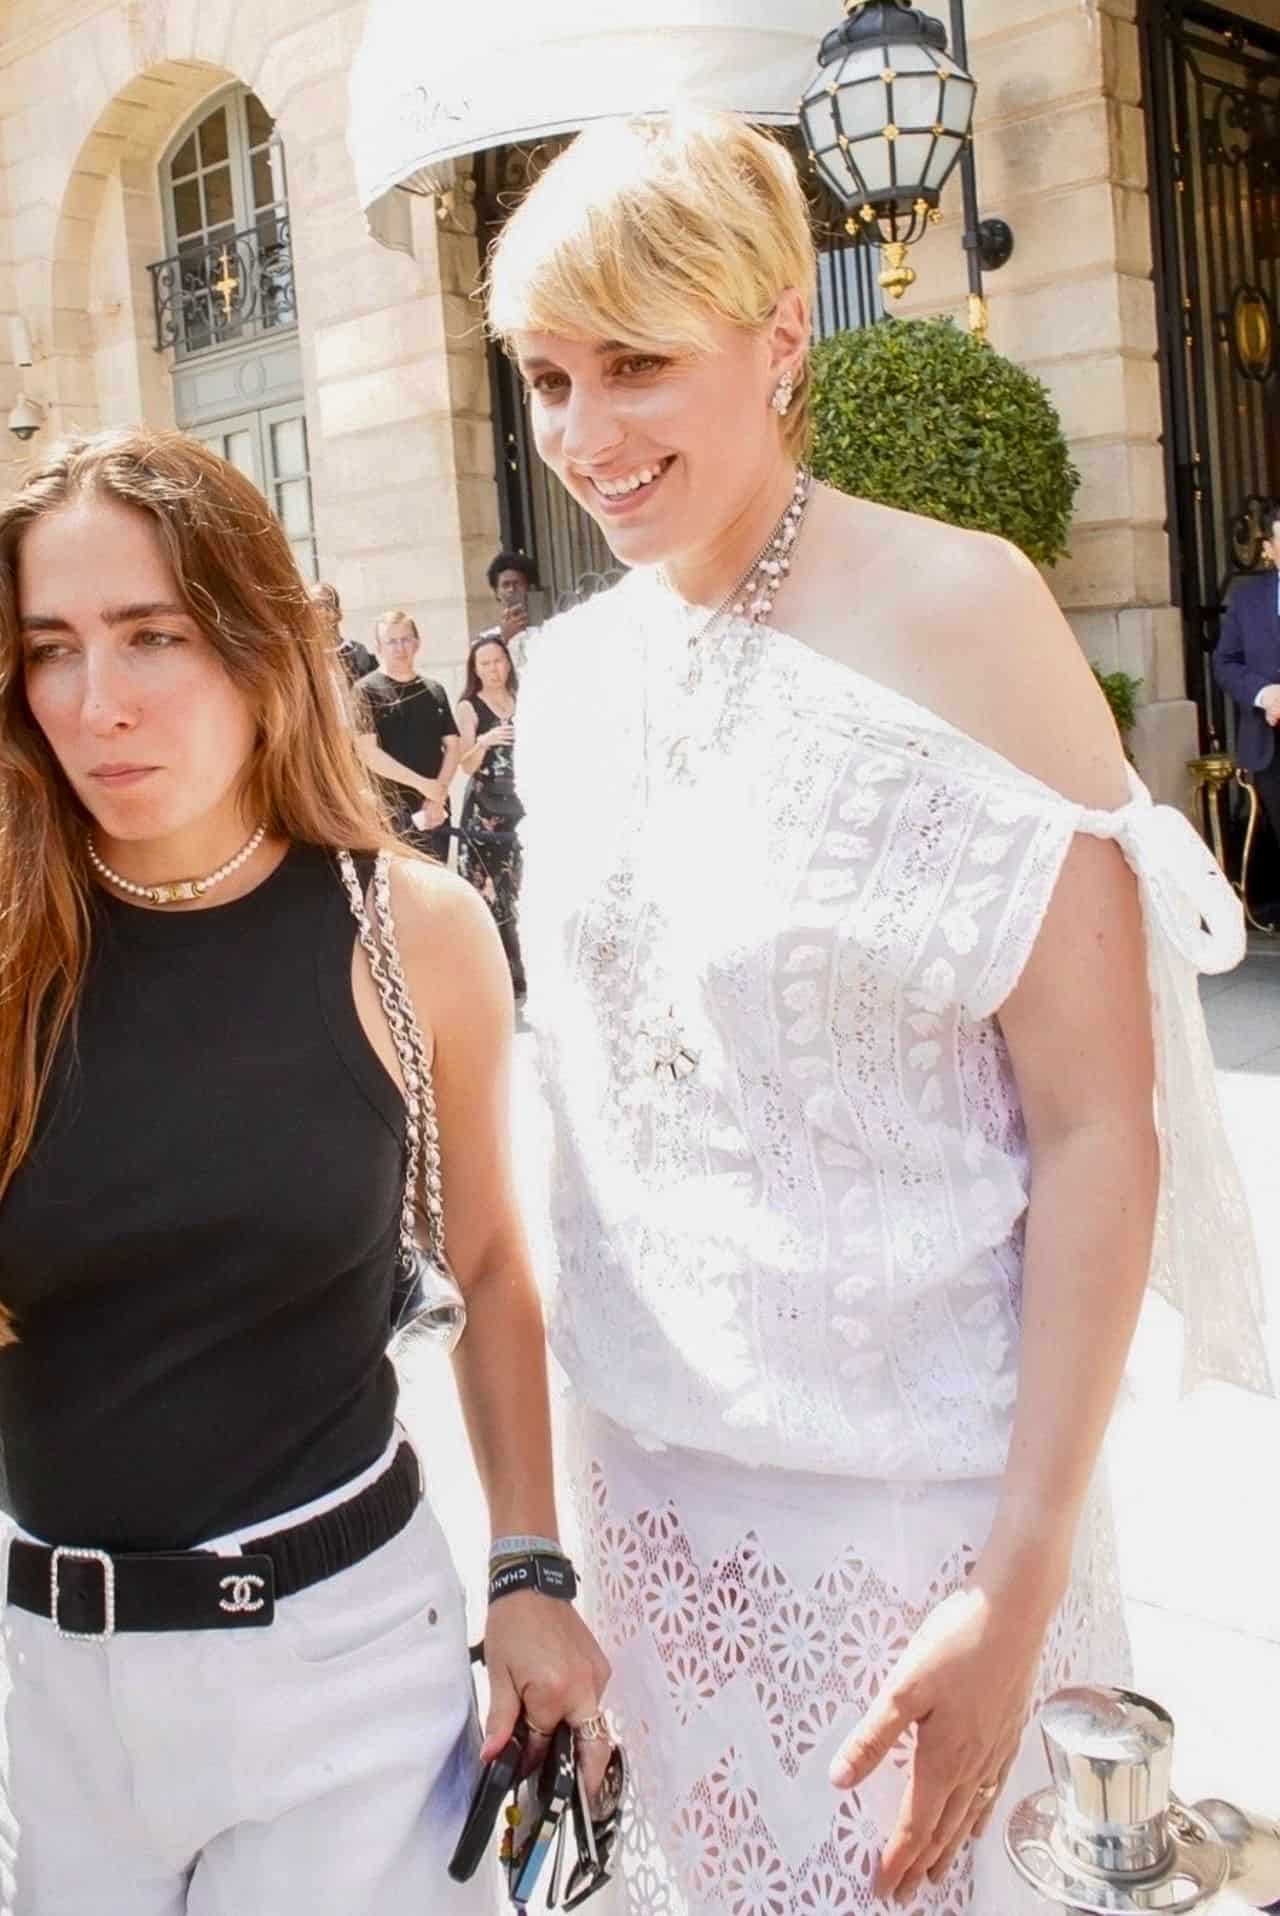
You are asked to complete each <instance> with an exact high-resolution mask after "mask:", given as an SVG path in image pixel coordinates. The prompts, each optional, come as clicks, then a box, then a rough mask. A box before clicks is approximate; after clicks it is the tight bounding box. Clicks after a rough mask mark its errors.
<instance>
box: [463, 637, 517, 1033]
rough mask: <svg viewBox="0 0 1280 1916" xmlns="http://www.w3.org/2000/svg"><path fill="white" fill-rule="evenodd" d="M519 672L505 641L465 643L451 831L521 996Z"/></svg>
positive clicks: (483, 640) (465, 874) (492, 639)
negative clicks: (461, 788) (457, 796)
mask: <svg viewBox="0 0 1280 1916" xmlns="http://www.w3.org/2000/svg"><path fill="white" fill-rule="evenodd" d="M519 689H520V675H519V673H518V672H517V671H516V668H515V666H514V664H513V663H512V659H511V654H510V652H509V651H508V650H507V647H506V644H505V642H504V641H503V640H502V639H500V638H497V637H495V636H493V635H490V636H489V637H487V638H486V637H485V636H484V635H483V634H482V635H481V636H480V638H478V639H476V640H474V641H473V642H472V646H471V651H470V653H469V655H468V658H467V682H466V685H465V687H464V688H463V693H462V697H461V699H460V700H459V701H458V724H459V726H460V727H461V730H462V769H463V771H464V772H469V773H470V775H471V783H470V785H469V786H468V787H467V796H466V800H465V802H464V804H463V807H462V825H461V828H460V831H459V834H458V870H459V872H460V873H461V875H462V877H463V878H465V879H467V880H468V881H469V882H470V883H471V884H473V885H474V886H475V888H476V890H477V891H478V892H479V893H480V895H481V896H482V897H483V898H484V900H485V902H486V903H487V904H488V907H489V910H490V911H491V912H492V913H493V918H494V923H495V924H496V925H497V927H498V931H499V934H500V935H501V938H502V944H503V949H504V950H505V952H506V954H507V963H508V965H509V966H510V967H511V986H512V989H513V991H514V992H515V995H516V997H517V998H523V997H524V995H525V976H524V959H523V957H522V956H521V951H520V932H519V927H518V922H517V921H518V912H519V899H520V878H521V872H522V862H521V851H520V838H519V834H518V827H519V824H520V820H521V819H522V818H523V817H524V807H523V806H522V805H521V803H520V800H519V798H518V797H517V796H516V782H515V767H514V760H513V751H514V746H515V716H516V696H517V694H518V692H519Z"/></svg>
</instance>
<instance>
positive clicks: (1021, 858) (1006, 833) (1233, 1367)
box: [916, 740, 1273, 1391]
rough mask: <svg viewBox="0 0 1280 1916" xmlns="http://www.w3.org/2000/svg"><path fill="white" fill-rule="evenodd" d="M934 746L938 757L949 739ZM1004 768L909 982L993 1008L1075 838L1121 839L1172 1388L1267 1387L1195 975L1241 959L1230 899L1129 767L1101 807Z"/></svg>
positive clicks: (1238, 1199)
mask: <svg viewBox="0 0 1280 1916" xmlns="http://www.w3.org/2000/svg"><path fill="white" fill-rule="evenodd" d="M940 743H941V751H942V755H944V756H946V755H947V753H948V745H949V742H948V741H946V740H944V741H941V742H940ZM957 750H959V747H958V746H957ZM1003 770H1004V771H1005V772H1007V773H1008V774H1009V775H1008V776H1007V777H1005V776H993V777H992V778H991V779H990V780H989V781H986V782H985V783H986V791H985V794H984V797H983V799H982V803H981V808H980V809H975V810H974V812H973V814H972V817H971V823H970V828H969V830H968V832H967V833H966V836H965V844H964V851H963V854H962V855H961V856H960V857H959V858H958V859H957V860H956V862H955V864H954V866H953V868H952V871H951V874H950V883H949V887H948V890H947V894H946V897H945V899H944V901H943V903H942V906H941V909H940V910H939V912H938V915H937V918H936V920H935V923H934V925H933V926H932V928H931V931H930V937H929V941H928V944H927V947H925V948H924V949H922V951H921V955H920V963H919V965H918V967H917V970H916V976H917V980H918V982H919V984H920V986H921V988H922V989H924V990H926V991H928V990H933V991H935V992H936V993H937V994H938V995H940V996H944V997H950V998H952V1000H953V1001H954V1002H957V1003H959V1004H961V1005H962V1006H963V1007H964V1009H965V1010H966V1011H967V1012H968V1013H969V1014H970V1015H971V1016H974V1017H979V1018H984V1017H991V1016H993V1015H994V1014H995V1013H996V1012H997V1011H998V1010H999V1008H1000V1006H1001V1005H1002V1004H1003V1003H1004V1001H1005V1000H1006V998H1007V997H1008V996H1009V994H1010V992H1011V991H1012V990H1013V989H1014V987H1015V986H1016V984H1017V982H1018V979H1019V978H1020V976H1021V974H1022V971H1023V968H1024V966H1025V965H1026V962H1027V960H1028V958H1029V957H1030V955H1031V952H1032V950H1033V949H1034V947H1035V943H1036V939H1037V938H1038V936H1039V933H1040V929H1041V926H1042V924H1043V921H1044V917H1045V913H1046V912H1047V910H1048V906H1049V901H1050V899H1051V898H1052V896H1053V891H1054V887H1055V885H1056V884H1057V881H1058V877H1059V875H1060V873H1061V870H1062V865H1063V862H1064V860H1065V857H1066V854H1067V851H1068V849H1069V848H1070V845H1071V842H1072V840H1073V838H1074V837H1075V835H1076V834H1077V833H1078V832H1084V833H1087V834H1089V835H1090V836H1092V837H1096V838H1105V839H1113V840H1114V841H1115V842H1116V844H1118V845H1119V847H1120V849H1121V850H1122V851H1123V853H1124V855H1125V858H1126V859H1127V860H1128V863H1129V865H1130V867H1131V868H1132V870H1133V872H1134V874H1135V876H1136V878H1137V881H1138V886H1139V890H1140V894H1141V899H1142V912H1143V922H1144V927H1145V931H1146V942H1147V969H1148V979H1149V984H1150V992H1151V1008H1152V1022H1153V1034H1154V1038H1155V1054H1156V1117H1157V1124H1158V1130H1159V1138H1160V1152H1161V1178H1160V1197H1159V1208H1158V1212H1157V1219H1156V1241H1155V1250H1154V1254H1153V1260H1152V1272H1151V1277H1152V1283H1153V1285H1154V1287H1155V1289H1156V1290H1157V1291H1158V1292H1160V1294H1161V1295H1163V1296H1164V1297H1166V1298H1168V1299H1169V1301H1170V1302H1172V1303H1174V1304H1176V1305H1177V1306H1178V1307H1179V1309H1180V1310H1181V1311H1182V1313H1183V1319H1184V1324H1185V1342H1184V1347H1183V1348H1184V1362H1183V1382H1184V1387H1185V1388H1187V1389H1190V1388H1192V1387H1193V1386H1195V1385H1196V1384H1199V1383H1202V1382H1206V1381H1209V1380H1218V1381H1223V1382H1227V1383H1233V1384H1239V1385H1242V1386H1244V1387H1245V1388H1247V1389H1252V1390H1259V1391H1268V1390H1271V1389H1272V1388H1273V1384H1272V1381H1271V1377H1270V1372H1269V1367H1268V1363H1267V1357H1266V1348H1265V1345H1264V1342H1263V1338H1262V1333H1261V1328H1260V1321H1261V1317H1262V1286H1261V1279H1260V1276H1259V1271H1258V1261H1257V1252H1256V1248H1255V1245H1254V1239H1253V1232H1252V1228H1251V1225H1250V1221H1249V1211H1248V1205H1247V1202H1246V1199H1245V1194H1244V1189H1243V1186H1242V1184H1241V1181H1240V1175H1239V1172H1238V1171H1237V1169H1236V1165H1235V1161H1234V1158H1233V1157H1232V1153H1231V1147H1230V1144H1229V1143H1228V1140H1227V1135H1226V1129H1225V1126H1224V1124H1223V1120H1222V1114H1221V1110H1220V1107H1219V1103H1218V1093H1217V1083H1216V1079H1215V1076H1214V1063H1213V1055H1212V1052H1211V1050H1210V1047H1209V1039H1208V1034H1207V1032H1206V1030H1205V1022H1204V1013H1203V1011H1202V1009H1201V1004H1200V995H1199V990H1198V987H1197V982H1196V980H1197V974H1198V973H1200V972H1222V971H1230V970H1231V969H1232V968H1233V967H1234V966H1235V965H1237V964H1239V962H1240V960H1241V958H1242V957H1243V956H1244V951H1245V929H1244V916H1243V912H1242V909H1241V906H1240V901H1239V900H1238V898H1237V897H1236V895H1235V893H1234V892H1233V891H1232V889H1231V887H1230V885H1229V884H1228V883H1227V880H1226V878H1225V877H1224V876H1223V873H1222V871H1221V869H1220V867H1219V866H1218V864H1217V862H1216V860H1215V859H1214V857H1213V855H1212V854H1211V852H1210V851H1209V849H1208V847H1207V846H1206V845H1205V843H1204V841H1203V840H1202V839H1201V838H1200V836H1199V835H1198V833H1197V832H1196V831H1195V830H1194V828H1193V827H1192V825H1191V824H1190V822H1189V820H1188V819H1187V818H1186V817H1184V815H1183V814H1182V813H1181V812H1179V811H1175V810H1174V809H1173V808H1172V807H1171V806H1168V805H1155V804H1153V803H1152V800H1151V797H1150V794H1149V793H1148V792H1147V790H1146V787H1145V786H1144V785H1143V784H1142V783H1141V781H1140V780H1139V779H1138V778H1137V777H1136V776H1133V777H1131V794H1130V800H1129V803H1128V804H1127V805H1125V806H1122V807H1120V808H1119V809H1118V810H1116V811H1109V812H1107V811H1102V812H1099V811H1090V810H1085V809H1083V808H1081V807H1080V806H1077V805H1073V804H1071V803H1069V802H1068V801H1067V800H1065V799H1063V798H1061V797H1059V796H1058V795H1057V794H1055V793H1053V792H1050V791H1048V790H1047V789H1046V788H1044V787H1042V786H1039V785H1037V784H1036V783H1035V781H1033V780H1024V779H1021V778H1020V777H1017V776H1016V775H1013V773H1012V768H1008V767H1005V768H1003Z"/></svg>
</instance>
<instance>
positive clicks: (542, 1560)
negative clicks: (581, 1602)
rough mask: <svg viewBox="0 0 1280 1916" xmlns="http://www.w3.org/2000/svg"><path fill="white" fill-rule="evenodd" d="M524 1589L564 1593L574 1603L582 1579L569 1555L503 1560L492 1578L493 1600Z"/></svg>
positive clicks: (564, 1597) (547, 1595) (550, 1594)
mask: <svg viewBox="0 0 1280 1916" xmlns="http://www.w3.org/2000/svg"><path fill="white" fill-rule="evenodd" d="M521 1590H536V1591H537V1592H538V1593H539V1594H540V1595H541V1596H544V1597H560V1598H562V1599H563V1600H564V1601H565V1602H566V1603H572V1602H573V1599H574V1598H575V1597H576V1596H577V1594H578V1579H577V1577H576V1575H575V1574H574V1568H573V1565H572V1564H571V1563H570V1562H569V1559H568V1558H567V1557H513V1558H512V1559H511V1561H510V1562H509V1563H504V1564H500V1565H499V1567H498V1568H497V1569H496V1570H495V1571H494V1572H493V1575H492V1576H491V1577H490V1578H489V1601H490V1603H496V1602H497V1601H498V1598H499V1597H513V1596H515V1595H516V1593H517V1592H518V1591H521Z"/></svg>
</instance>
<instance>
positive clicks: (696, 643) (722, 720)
mask: <svg viewBox="0 0 1280 1916" xmlns="http://www.w3.org/2000/svg"><path fill="white" fill-rule="evenodd" d="M812 491H813V476H812V474H811V473H810V471H809V469H808V467H806V466H801V467H799V468H798V469H797V471H796V479H795V485H794V487H793V489H792V493H791V498H790V499H789V500H788V502H787V505H786V508H785V510H784V511H783V514H782V517H781V518H780V519H779V520H778V522H777V524H776V525H775V526H774V528H773V531H772V532H771V533H770V534H769V537H768V539H767V540H766V541H765V543H764V545H763V546H762V547H761V549H760V551H759V553H758V554H757V555H756V558H755V559H754V560H753V562H752V564H751V565H750V566H749V567H748V568H747V571H746V572H745V573H744V574H743V576H742V578H741V580H740V581H739V583H738V584H737V585H736V586H735V587H734V588H733V590H732V591H731V592H729V593H728V594H727V595H726V597H725V598H724V599H723V600H722V601H721V603H720V604H719V605H718V606H717V607H716V609H715V610H714V612H712V613H711V614H710V615H709V616H698V615H697V614H696V613H692V609H690V613H691V616H692V617H693V619H694V623H693V625H692V629H691V630H690V632H689V640H688V663H687V667H686V671H685V676H684V683H683V689H684V691H685V693H686V695H692V694H693V693H695V692H696V691H697V690H698V689H699V688H700V686H701V684H702V681H703V677H704V675H705V672H706V665H707V652H708V649H709V648H708V647H707V645H706V640H707V638H708V636H709V635H710V634H711V633H712V632H713V631H714V629H715V628H716V627H717V626H718V625H719V624H720V622H721V621H722V620H724V619H726V618H728V619H733V620H737V621H740V622H745V624H746V625H747V626H748V627H750V628H751V635H750V636H751V639H752V640H753V641H754V642H752V643H747V642H744V643H743V645H742V647H741V649H740V651H739V654H738V657H737V659H736V661H734V663H733V665H732V667H731V668H730V672H729V677H728V681H727V683H726V685H725V691H724V698H723V701H722V703H721V705H720V709H719V711H718V713H717V714H716V720H715V723H714V725H713V726H712V728H711V731H710V734H709V736H708V737H707V739H706V742H705V745H704V746H703V748H702V751H703V752H705V753H711V754H716V755H718V754H719V753H720V752H721V751H722V750H723V748H724V746H725V745H726V743H727V742H728V740H729V738H730V736H731V735H732V733H733V732H734V730H735V729H736V727H737V724H738V721H739V719H740V717H741V710H742V704H743V700H744V697H745V694H746V690H747V687H748V685H749V683H750V678H751V668H752V666H753V664H754V662H755V657H756V654H757V652H758V651H759V649H760V631H759V628H760V627H761V626H762V625H763V623H764V621H765V620H766V619H767V618H768V616H769V614H770V613H771V612H772V610H773V604H774V600H775V598H776V597H777V594H778V592H779V590H780V588H781V586H782V584H783V582H784V580H785V579H786V576H787V574H788V573H789V572H790V570H791V559H792V554H793V550H794V547H795V543H796V540H797V538H798V537H799V535H800V529H801V527H802V526H803V524H804V518H805V513H806V511H807V509H808V505H809V500H810V497H811V495H812ZM658 578H659V581H660V582H661V584H662V585H664V586H665V587H666V588H667V590H668V591H671V590H672V588H671V585H670V581H669V579H668V578H667V576H666V574H665V572H662V571H660V572H659V574H658ZM642 670H643V675H644V687H643V694H642V712H643V744H642V748H641V749H642V751H643V755H644V811H645V814H646V815H647V814H648V811H649V803H650V767H651V763H652V756H651V751H650V743H649V704H650V697H651V686H652V678H651V673H650V662H649V645H648V638H647V636H646V640H645V647H644V659H643V666H642ZM700 755H701V754H698V756H700ZM694 767H695V753H694V750H693V747H692V744H691V741H690V740H689V739H688V738H678V739H676V740H675V742H674V744H673V745H672V747H671V751H670V753H669V755H668V759H667V766H666V771H667V776H668V777H669V778H671V779H672V780H674V781H675V782H677V783H680V784H684V783H687V782H688V781H689V779H690V777H691V776H692V773H693V770H694ZM651 911H654V912H655V913H656V905H651ZM658 943H659V941H658V939H657V938H656V937H655V936H654V935H653V932H652V928H651V930H650V934H649V935H648V936H647V937H646V938H645V939H644V940H643V947H644V948H646V949H647V951H648V952H649V954H651V958H652V955H653V954H655V953H656V949H657V946H658ZM646 968H649V967H646ZM646 996H647V1002H645V1003H644V1004H642V1006H641V1013H640V1039H641V1043H642V1048H643V1054H644V1056H645V1057H646V1059H647V1060H648V1069H649V1072H650V1074H651V1075H652V1076H653V1077H654V1078H656V1079H658V1080H659V1081H661V1082H667V1083H671V1084H678V1083H680V1082H682V1081H683V1080H684V1079H686V1078H689V1077H692V1075H693V1074H694V1072H695V1071H696V1070H697V1068H698V1065H699V1062H700V1057H699V1054H698V1052H697V1050H696V1049H695V1048H694V1046H693V1045H692V1044H691V1043H690V1041H689V1038H688V1035H687V1034H686V1032H685V1030H684V1027H683V1025H682V1023H681V1020H680V1018H679V1016H678V1015H677V1012H676V1009H675V1006H674V1005H672V1004H670V1003H664V1001H663V997H662V995H661V994H660V993H657V992H650V993H649V994H647V995H646Z"/></svg>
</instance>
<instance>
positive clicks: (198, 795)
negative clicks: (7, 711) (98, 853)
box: [16, 494, 257, 843]
mask: <svg viewBox="0 0 1280 1916" xmlns="http://www.w3.org/2000/svg"><path fill="white" fill-rule="evenodd" d="M16 583H17V600H18V612H19V619H20V625H21V630H22V643H23V680H24V685H25V690H26V696H27V703H28V705H29V706H30V709H31V714H32V717H33V718H34V719H35V722H36V724H37V725H38V726H39V728H40V730H41V731H42V732H43V734H44V736H45V739H46V740H47V741H48V745H49V749H50V750H51V751H52V753H53V755H54V757H55V758H56V759H57V761H58V764H59V765H60V766H61V768H62V771H63V774H64V776H65V777H66V780H67V782H68V784H69V785H70V786H71V789H72V790H73V791H74V793H75V794H76V796H77V798H79V800H80V801H81V803H82V804H83V805H84V807H85V808H86V810H87V811H88V812H89V813H90V814H91V816H92V817H93V819H94V820H95V822H96V824H97V826H98V828H99V836H100V839H101V840H102V841H103V842H104V843H109V842H110V841H111V840H117V841H120V842H131V843H139V842H146V841H157V842H158V841H162V840H166V839H177V838H180V837H181V836H182V835H184V834H186V835H191V834H193V833H196V834H198V835H201V836H203V835H205V832H204V830H203V829H202V828H206V829H207V831H208V833H209V834H211V835H212V836H213V837H215V838H216V837H217V836H219V835H220V833H221V832H222V831H224V830H229V831H231V833H232V834H233V835H234V833H235V832H237V831H240V830H242V829H245V828H246V826H245V820H244V819H243V816H242V815H241V811H240V800H239V786H240V783H241V779H242V775H243V773H244V771H245V768H246V765H247V763H248V761H249V758H250V756H251V754H252V752H253V749H254V743H255V738H256V730H257V728H256V721H255V716H254V712H253V710H252V708H251V706H250V703H249V701H248V699H247V698H246V696H245V694H244V693H243V692H242V691H241V690H240V688H239V687H238V686H237V685H236V684H235V683H234V682H233V680H232V679H231V677H230V676H229V674H228V672H227V670H226V667H225V666H224V665H223V662H222V660H221V658H220V657H219V655H218V653H217V652H216V650H215V649H214V647H213V645H212V644H211V643H210V641H209V640H208V639H207V638H205V636H204V635H203V633H202V632H201V630H200V628H199V626H198V625H197V624H196V622H195V620H194V619H193V618H192V617H191V615H190V614H189V613H188V612H187V611H186V609H185V607H184V606H183V605H182V602H181V598H180V595H179V592H178V588H177V584H176V581H175V580H174V577H173V573H172V571H171V570H170V566H169V562H168V559H167V558H166V556H165V552H164V548H163V545H162V544H161V540H160V536H159V533H158V531H157V529H156V527H155V525H154V523H153V521H152V520H151V519H150V517H149V516H148V515H147V514H146V513H145V512H141V511H137V510H135V509H134V508H132V507H129V506H124V505H121V504H119V503H118V502H117V501H115V500H113V499H108V498H102V497H99V496H97V495H94V494H90V495H88V496H82V497H78V498H75V499H72V500H71V501H70V502H69V503H68V504H66V505H64V506H61V507H59V508H58V509H56V510H55V511H53V512H50V513H47V514H46V515H45V516H44V517H42V518H40V519H37V520H36V521H35V522H34V523H33V524H32V525H31V526H30V528H29V529H28V530H27V532H26V533H25V534H24V536H23V539H22V543H21V546H20V547H19V551H18V562H17V581H16Z"/></svg>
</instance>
